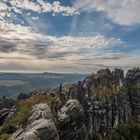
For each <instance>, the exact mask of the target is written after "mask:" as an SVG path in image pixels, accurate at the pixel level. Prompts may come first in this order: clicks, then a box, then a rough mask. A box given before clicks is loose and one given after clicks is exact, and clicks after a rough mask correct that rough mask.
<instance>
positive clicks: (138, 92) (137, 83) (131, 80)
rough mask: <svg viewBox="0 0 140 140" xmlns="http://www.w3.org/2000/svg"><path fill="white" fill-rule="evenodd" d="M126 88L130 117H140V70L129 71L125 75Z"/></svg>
mask: <svg viewBox="0 0 140 140" xmlns="http://www.w3.org/2000/svg"><path fill="white" fill-rule="evenodd" d="M126 87H127V92H128V94H129V101H130V105H131V109H132V115H134V116H138V115H140V69H139V68H135V69H133V70H129V71H128V72H127V74H126Z"/></svg>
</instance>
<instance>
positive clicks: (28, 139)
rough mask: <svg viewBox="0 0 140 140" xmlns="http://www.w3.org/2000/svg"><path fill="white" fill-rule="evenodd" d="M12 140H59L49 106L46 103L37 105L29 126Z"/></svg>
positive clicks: (16, 133)
mask: <svg viewBox="0 0 140 140" xmlns="http://www.w3.org/2000/svg"><path fill="white" fill-rule="evenodd" d="M10 140H59V134H58V131H57V128H56V126H55V124H54V121H53V115H52V112H51V109H50V108H49V106H48V105H47V104H45V103H41V104H37V105H35V106H34V107H33V109H32V115H31V116H30V118H29V119H28V120H27V126H26V127H25V128H24V129H21V130H19V131H18V132H15V133H14V134H13V136H12V138H11V139H10Z"/></svg>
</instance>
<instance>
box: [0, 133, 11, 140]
mask: <svg viewBox="0 0 140 140" xmlns="http://www.w3.org/2000/svg"><path fill="white" fill-rule="evenodd" d="M10 137H11V135H10V134H6V133H5V134H3V135H0V140H8V139H9V138H10Z"/></svg>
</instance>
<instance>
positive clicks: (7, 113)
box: [0, 108, 10, 126]
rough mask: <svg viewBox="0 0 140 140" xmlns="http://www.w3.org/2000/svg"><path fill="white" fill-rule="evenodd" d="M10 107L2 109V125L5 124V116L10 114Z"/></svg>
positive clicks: (0, 117)
mask: <svg viewBox="0 0 140 140" xmlns="http://www.w3.org/2000/svg"><path fill="white" fill-rule="evenodd" d="M9 113H10V109H8V108H3V109H2V110H0V126H1V125H2V124H3V122H4V120H5V118H6V117H7V116H8V115H9Z"/></svg>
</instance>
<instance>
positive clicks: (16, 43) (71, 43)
mask: <svg viewBox="0 0 140 140" xmlns="http://www.w3.org/2000/svg"><path fill="white" fill-rule="evenodd" d="M120 45H122V46H123V45H124V42H122V41H121V40H120V39H115V38H106V37H105V36H103V35H100V34H98V35H94V36H81V37H80V36H62V37H56V36H48V35H42V34H39V33H37V32H35V31H33V30H32V29H31V28H30V27H24V26H21V25H14V24H12V23H11V24H9V23H6V22H0V56H1V57H0V70H4V69H5V70H9V69H10V67H11V65H12V64H13V65H14V66H16V67H15V70H20V69H21V70H23V71H24V70H28V71H29V70H34V71H44V70H57V71H61V72H62V71H67V72H74V71H77V72H78V71H81V72H86V71H91V68H92V67H96V64H102V63H103V64H104V65H105V64H108V60H109V61H111V63H110V65H111V64H114V62H116V61H118V60H119V59H118V60H117V59H116V58H117V56H119V57H120V59H121V57H122V55H120V54H117V53H114V54H113V53H112V54H111V53H110V52H107V51H106V49H109V50H110V49H112V47H117V46H120ZM104 54H106V56H104ZM107 54H108V55H109V56H107ZM99 56H102V57H104V58H103V59H101V58H99ZM107 58H108V60H107ZM85 60H87V61H88V63H90V65H89V66H88V65H87V64H88V63H87V61H86V62H85ZM79 62H80V63H82V64H83V68H80V67H81V64H76V63H79ZM8 65H9V67H8ZM38 65H40V66H39V67H38ZM12 70H13V69H12Z"/></svg>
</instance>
